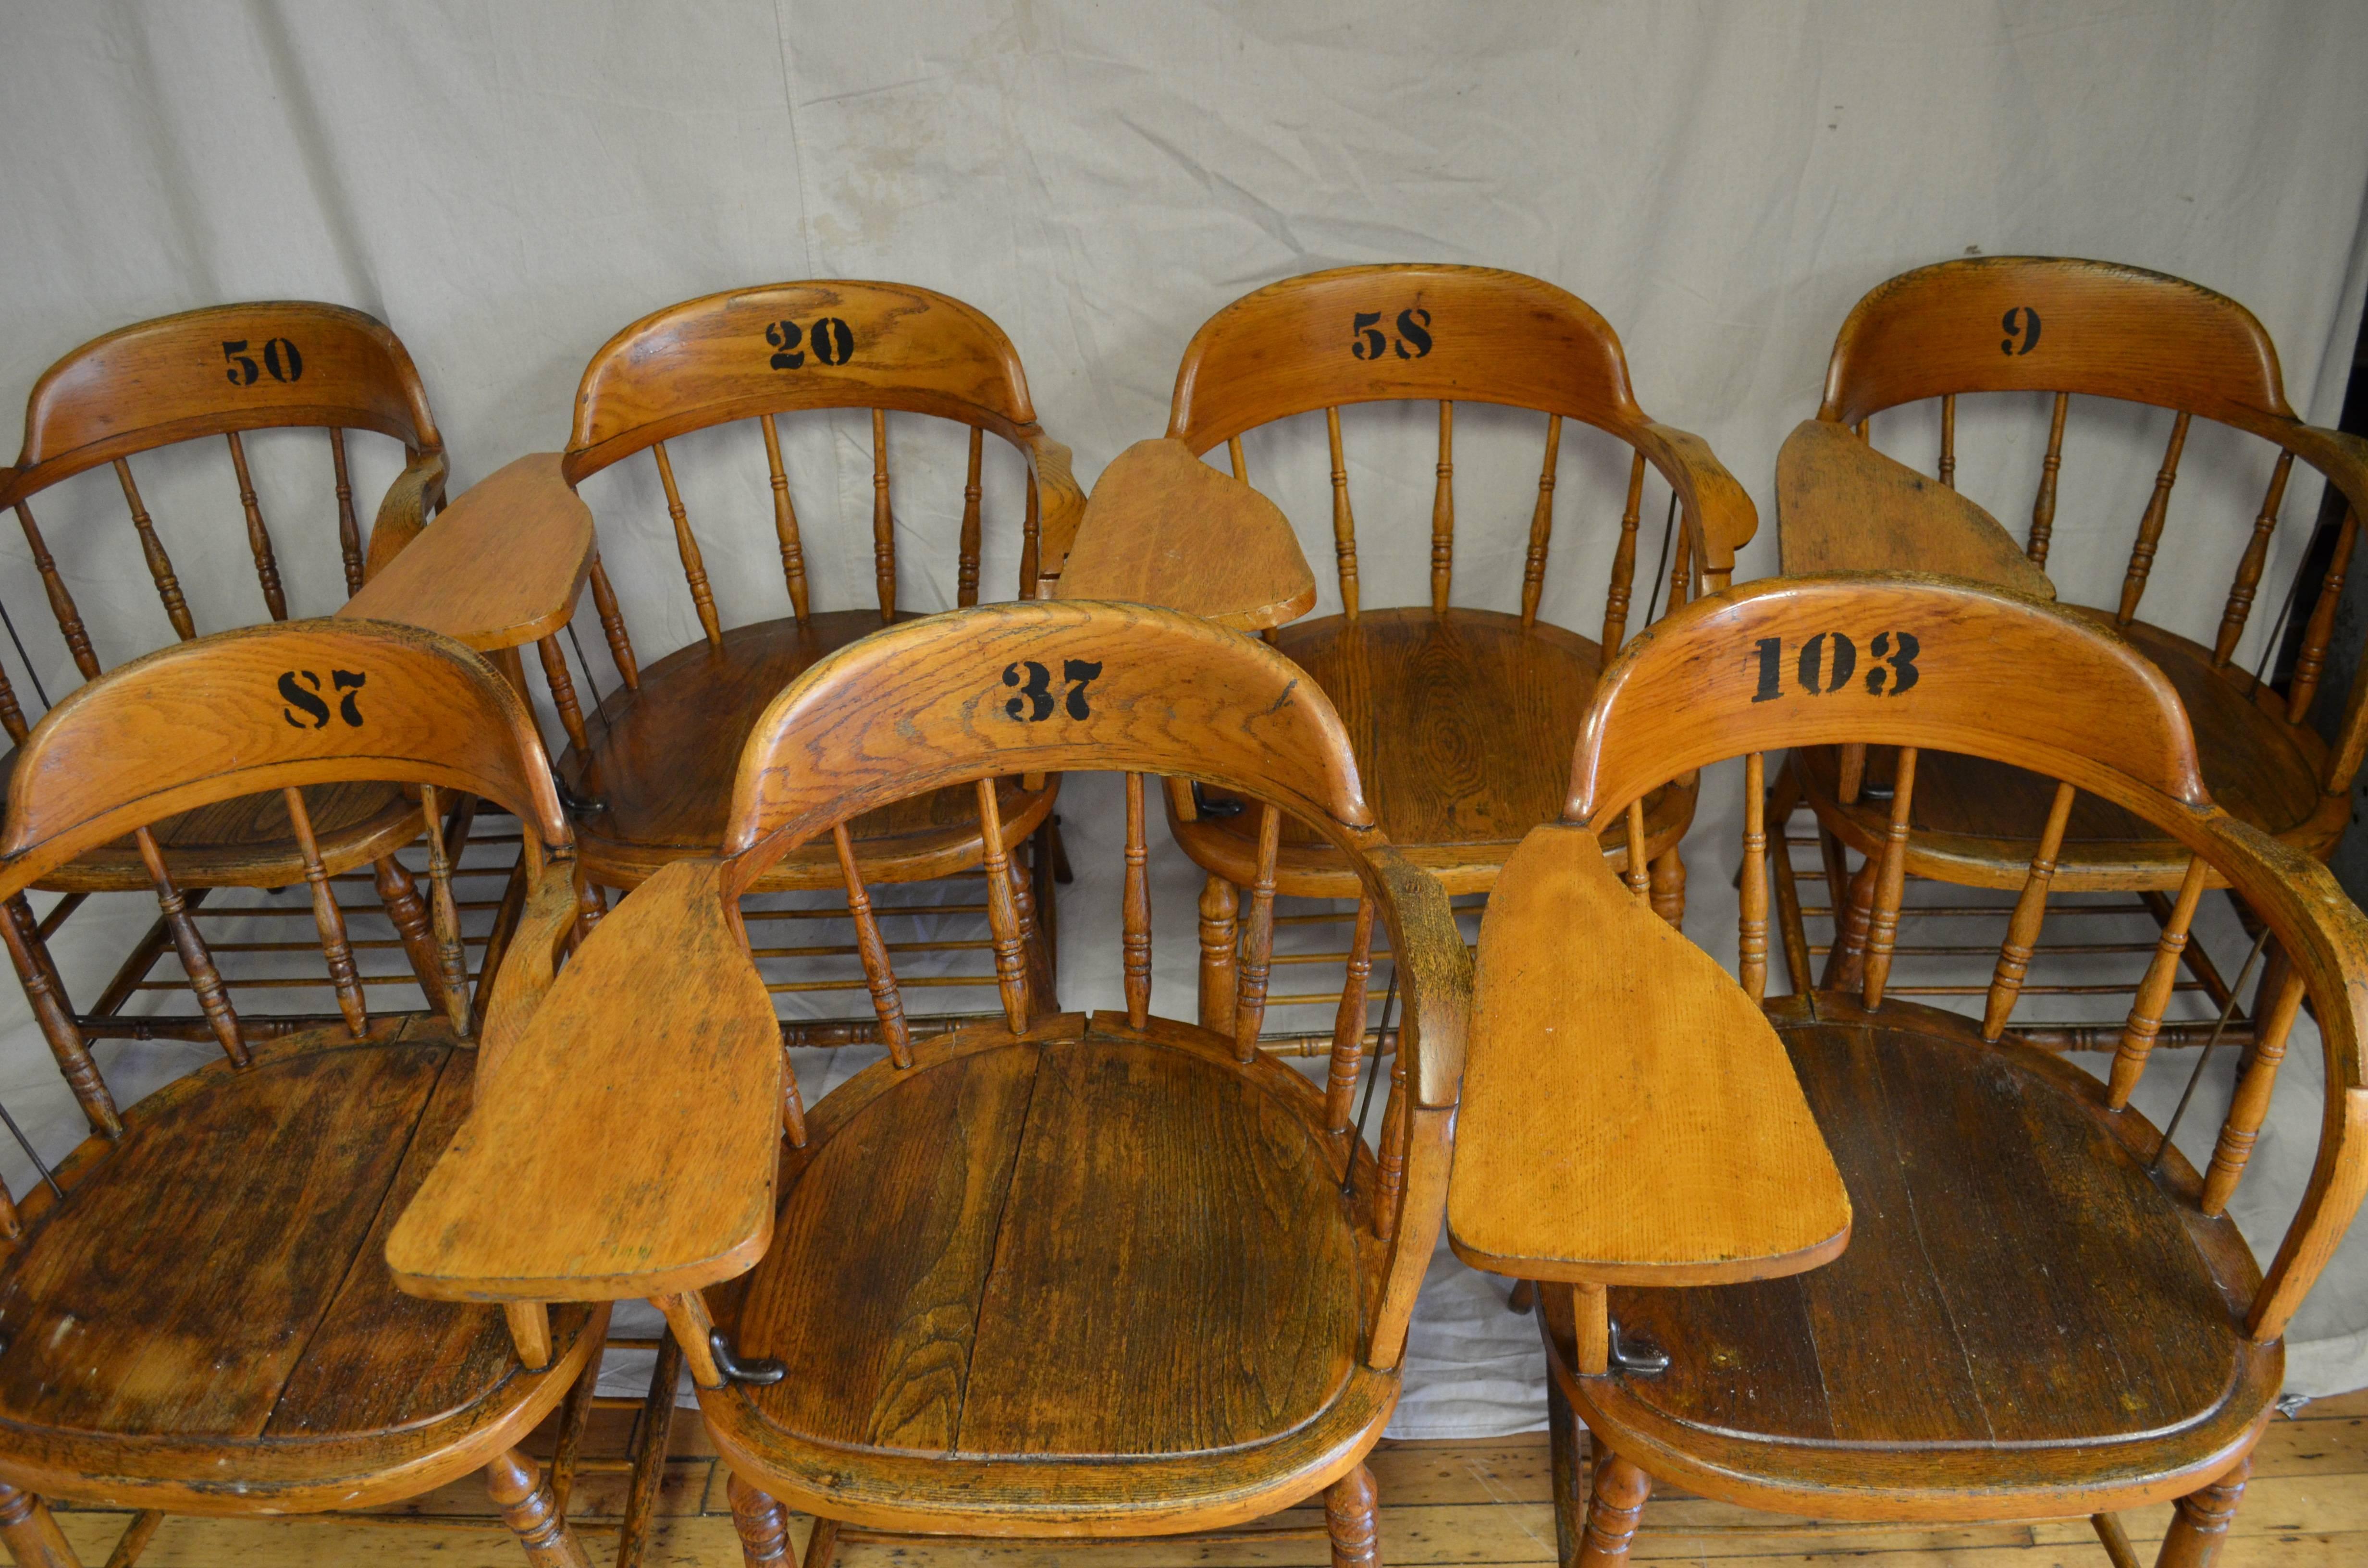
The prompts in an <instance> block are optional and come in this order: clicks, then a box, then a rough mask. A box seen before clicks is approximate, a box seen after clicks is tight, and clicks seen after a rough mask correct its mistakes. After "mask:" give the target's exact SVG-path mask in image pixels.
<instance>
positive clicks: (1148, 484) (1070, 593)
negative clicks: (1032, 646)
mask: <svg viewBox="0 0 2368 1568" xmlns="http://www.w3.org/2000/svg"><path fill="white" fill-rule="evenodd" d="M1056 597H1060V598H1064V599H1121V600H1124V601H1126V602H1128V603H1131V604H1155V605H1166V606H1167V607H1168V608H1170V609H1180V610H1187V611H1190V613H1191V614H1194V615H1197V616H1200V617H1201V619H1206V620H1213V621H1215V622H1216V623H1217V624H1218V625H1220V626H1231V627H1235V628H1238V629H1240V630H1242V631H1260V630H1262V629H1264V628H1266V627H1269V626H1280V625H1281V624H1282V623H1283V622H1284V621H1287V620H1291V619H1295V618H1297V617H1299V616H1302V615H1304V614H1306V613H1307V612H1308V610H1310V609H1311V608H1314V607H1315V573H1314V572H1313V571H1311V570H1310V569H1309V567H1308V564H1307V557H1306V555H1305V554H1304V552H1302V551H1301V550H1300V548H1299V538H1298V536H1297V535H1296V534H1294V533H1292V529H1291V522H1290V519H1288V518H1286V517H1284V516H1283V515H1282V512H1281V508H1279V507H1277V506H1275V504H1274V503H1273V502H1271V501H1269V500H1268V499H1267V498H1266V497H1265V496H1263V495H1261V494H1258V492H1257V491H1255V490H1253V489H1251V488H1250V487H1249V486H1248V485H1247V484H1244V483H1241V482H1240V481H1238V480H1235V479H1230V478H1228V477H1226V476H1225V475H1224V473H1222V472H1219V471H1218V470H1216V469H1213V468H1211V467H1210V466H1209V465H1208V464H1207V463H1204V462H1202V461H1201V460H1200V459H1199V458H1198V457H1196V456H1194V455H1193V452H1192V449H1191V448H1190V447H1189V446H1187V445H1186V444H1185V443H1183V442H1181V441H1177V440H1167V439H1160V440H1150V441H1137V442H1136V443H1135V444H1134V445H1133V446H1132V447H1129V448H1128V449H1126V450H1124V451H1122V452H1121V453H1120V454H1119V455H1118V456H1117V457H1116V458H1114V459H1112V460H1110V466H1109V467H1108V468H1106V469H1104V470H1102V474H1101V477H1100V478H1099V479H1098V480H1096V481H1095V482H1094V493H1093V494H1092V495H1091V496H1090V497H1089V498H1088V499H1087V502H1086V512H1085V519H1084V521H1082V522H1080V523H1079V524H1078V525H1077V540H1076V544H1075V545H1074V546H1072V547H1071V549H1070V551H1069V559H1068V564H1067V565H1066V566H1065V567H1064V568H1063V570H1062V573H1061V587H1060V592H1059V594H1058V595H1057V596H1056Z"/></svg>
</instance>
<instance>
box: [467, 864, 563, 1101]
mask: <svg viewBox="0 0 2368 1568" xmlns="http://www.w3.org/2000/svg"><path fill="white" fill-rule="evenodd" d="M575 871H576V862H575V861H574V860H553V861H552V862H550V863H549V864H547V865H545V866H544V867H543V869H542V880H541V881H538V882H536V883H535V885H534V887H533V888H532V889H531V890H530V891H529V892H528V893H527V900H526V908H525V910H524V912H523V913H521V914H520V915H519V916H518V928H517V929H516V930H515V931H513V932H512V933H511V934H510V940H509V946H507V948H505V949H503V950H502V957H501V962H500V963H499V964H498V965H496V966H495V973H494V978H493V982H492V983H493V991H492V992H491V994H489V995H488V997H487V998H486V1004H485V1014H484V1017H485V1024H484V1028H483V1029H482V1030H481V1031H480V1032H479V1034H478V1036H477V1090H476V1092H477V1095H478V1097H480V1098H483V1097H484V1093H485V1088H484V1085H485V1084H486V1083H487V1082H488V1081H489V1080H491V1078H492V1077H493V1075H494V1073H495V1063H497V1062H500V1061H501V1059H502V1058H503V1057H505V1056H507V1054H509V1049H510V1047H511V1046H513V1045H515V1044H517V1043H518V1039H519V1037H520V1036H522V1035H524V1034H525V1033H526V1026H527V1022H528V1020H529V1019H530V1018H532V1017H534V1015H535V1012H536V1010H537V1009H538V1008H540V1007H541V1006H542V999H543V998H544V997H545V996H547V995H549V994H550V993H551V986H552V982H553V981H554V980H556V979H557V978H558V977H559V949H560V946H561V944H563V943H564V942H565V941H566V940H567V937H568V933H570V932H571V931H573V930H575V923H576V921H577V919H578V918H579V917H580V916H581V915H582V913H583V906H582V904H581V903H579V902H578V894H577V891H576V886H575Z"/></svg>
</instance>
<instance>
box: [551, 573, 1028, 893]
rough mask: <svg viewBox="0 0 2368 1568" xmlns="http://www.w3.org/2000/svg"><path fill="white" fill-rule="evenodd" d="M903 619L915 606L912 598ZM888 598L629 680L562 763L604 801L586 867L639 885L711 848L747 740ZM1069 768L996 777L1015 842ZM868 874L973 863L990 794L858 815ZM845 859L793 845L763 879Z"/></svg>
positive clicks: (813, 871)
mask: <svg viewBox="0 0 2368 1568" xmlns="http://www.w3.org/2000/svg"><path fill="white" fill-rule="evenodd" d="M896 619H898V620H899V621H905V620H912V619H916V616H915V614H914V613H913V612H911V611H909V610H908V611H901V612H899V613H898V615H897V618H896ZM881 625H882V622H881V619H880V612H879V611H878V610H876V609H862V610H835V611H827V612H824V613H819V614H816V615H814V616H812V617H810V618H808V619H807V621H806V622H805V624H804V625H803V626H801V625H800V624H799V623H798V622H797V621H796V620H794V619H780V620H768V621H761V622H758V623H757V624H754V625H750V626H740V627H734V629H732V630H731V631H727V632H725V633H723V646H722V647H721V648H715V647H712V646H711V645H710V644H708V643H706V642H693V643H691V644H690V645H689V647H686V648H680V649H677V650H676V651H675V652H674V653H669V654H667V655H666V657H665V658H663V659H660V660H659V661H658V662H657V663H655V664H654V665H648V666H647V667H645V668H644V669H643V670H642V672H641V684H640V687H639V689H634V688H631V687H618V688H617V689H616V690H615V691H614V692H611V693H610V694H609V696H608V697H607V698H605V699H602V701H601V703H600V707H599V710H598V712H597V713H596V714H595V715H594V716H593V717H592V719H591V720H590V722H588V723H587V724H586V727H585V728H586V735H587V736H588V738H589V739H590V741H591V743H592V744H591V753H590V756H588V757H587V756H586V755H585V754H584V752H583V750H582V748H580V747H577V746H574V745H571V746H569V747H568V749H567V751H566V753H565V754H564V756H562V757H561V758H560V762H559V775H560V777H561V778H563V779H564V780H565V781H566V783H567V788H568V790H570V791H571V792H572V793H573V794H574V795H575V797H576V798H577V799H578V800H580V801H594V802H598V806H597V809H594V810H588V811H581V812H578V813H577V817H576V832H577V843H578V846H579V852H580V854H581V856H582V858H583V862H584V867H585V872H586V877H587V878H588V879H589V880H591V881H595V882H598V883H601V884H603V885H605V886H609V887H624V888H632V887H639V886H640V885H641V884H642V883H643V881H647V880H648V879H649V878H650V877H651V876H653V875H655V873H656V872H658V871H659V870H661V869H664V868H665V867H666V865H668V864H669V863H671V862H673V861H676V860H679V859H682V858H686V857H690V856H696V855H700V854H704V853H706V852H708V851H709V850H712V848H713V847H714V846H715V845H716V844H717V843H718V842H719V841H720V840H721V839H722V838H723V824H724V819H725V817H726V816H727V815H728V814H729V813H730V811H731V806H732V782H733V774H734V770H735V769H736V768H737V767H739V762H740V748H741V747H742V746H743V745H745V744H746V743H747V739H748V732H749V731H750V730H752V729H753V728H755V727H756V722H757V716H758V715H759V714H761V713H762V712H764V710H765V706H766V704H767V703H769V702H770V701H772V700H773V699H774V698H775V697H777V696H779V695H780V691H781V688H782V687H785V686H787V685H789V684H790V683H791V681H792V680H794V679H796V678H797V676H799V675H800V674H801V673H803V671H804V670H805V668H806V667H807V666H808V665H812V664H814V662H815V661H816V660H818V659H820V658H822V657H823V655H825V653H830V652H832V651H833V650H835V649H837V648H841V647H844V646H846V645H847V644H848V643H849V642H854V641H856V640H857V639H858V638H860V637H863V636H865V635H867V634H869V633H871V632H873V631H879V630H880V628H881ZM1059 784H1060V781H1059V779H1057V778H1051V779H1047V780H1046V785H1045V788H1044V789H1042V790H1034V791H1030V790H1023V789H1021V788H1020V787H1019V780H1017V779H1009V780H1006V781H1005V782H1004V783H1003V784H1002V785H1001V786H999V788H998V791H997V793H998V797H999V803H1000V804H1001V806H1002V810H1003V828H1004V837H1005V842H1006V846H1007V847H1008V846H1011V845H1016V844H1019V843H1020V842H1021V841H1023V840H1024V839H1025V838H1026V837H1027V836H1028V835H1030V833H1032V832H1034V831H1035V829H1036V826H1037V824H1039V823H1041V822H1042V821H1043V820H1044V818H1045V816H1046V815H1047V814H1048V813H1049V812H1051V811H1052V809H1053V799H1054V797H1055V796H1056V795H1057V794H1058V792H1059ZM850 832H851V833H852V835H853V836H854V838H855V840H856V844H857V854H858V858H859V859H860V862H861V864H862V866H863V874H864V876H865V877H866V878H868V879H870V880H872V881H882V882H901V881H925V880H927V879H929V878H932V877H943V876H948V875H951V874H952V873H954V872H957V871H962V870H966V869H970V868H972V867H974V866H976V865H977V864H978V863H979V860H980V858H981V856H982V854H983V853H984V846H983V843H982V840H981V835H980V833H979V827H978V801H977V799H976V797H975V795H974V794H973V791H972V790H968V789H951V790H939V791H938V792H937V793H936V794H934V795H928V796H923V797H921V798H919V799H916V800H911V801H899V802H897V803H896V804H895V805H894V806H890V807H886V808H884V809H882V810H880V811H876V812H869V813H867V814H865V815H863V816H860V817H859V818H857V819H856V820H855V822H854V823H853V824H850ZM838 885H839V872H838V862H837V858H836V857H835V855H834V854H833V851H832V849H831V846H830V844H829V842H828V841H827V840H825V841H824V842H823V843H821V844H820V845H808V846H805V847H804V848H803V849H798V850H793V851H791V853H790V854H788V855H786V856H784V857H782V858H781V860H780V864H778V865H776V866H775V867H773V868H772V869H771V870H770V871H769V872H768V874H767V876H766V877H765V879H764V881H761V882H759V883H758V884H757V891H758V892H780V891H782V890H785V889H792V888H837V886H838Z"/></svg>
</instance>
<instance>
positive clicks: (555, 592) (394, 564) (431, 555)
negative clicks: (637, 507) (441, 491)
mask: <svg viewBox="0 0 2368 1568" xmlns="http://www.w3.org/2000/svg"><path fill="white" fill-rule="evenodd" d="M496 561H497V562H501V565H500V567H499V569H498V570H495V569H492V568H491V565H490V563H491V562H496ZM591 568H592V511H591V508H590V507H588V506H585V505H584V503H583V502H582V501H580V500H578V499H577V498H576V495H575V491H574V490H572V489H570V488H569V487H568V485H567V483H566V482H565V481H564V480H563V479H562V478H561V477H560V473H559V454H558V453H556V452H536V453H534V454H532V455H531V456H528V457H523V458H520V459H518V460H517V461H515V462H512V463H510V464H508V465H507V466H506V467H503V468H500V469H497V470H495V472H493V473H491V474H489V475H487V476H486V477H485V478H484V479H483V480H481V481H479V482H478V483H475V484H472V485H471V486H470V487H469V488H468V489H467V490H465V491H463V492H461V494H460V495H459V496H458V497H457V498H456V499H455V500H454V501H453V502H452V504H451V505H450V506H447V507H445V508H444V510H443V511H442V512H441V513H440V514H439V515H438V517H437V518H436V520H435V521H434V522H432V523H430V524H428V525H427V528H426V529H425V530H424V531H423V532H421V534H420V535H419V537H418V538H417V539H416V540H412V542H411V543H410V545H409V546H407V547H406V548H405V549H404V552H403V553H402V554H400V555H398V556H396V557H395V558H394V559H393V561H390V562H387V564H386V565H385V566H384V567H383V568H382V569H381V571H380V572H379V573H378V574H377V575H376V576H374V577H372V578H371V579H370V582H369V583H367V584H365V585H363V587H362V589H361V591H360V592H359V593H358V594H356V595H355V596H354V597H352V598H351V599H349V600H347V602H346V607H345V608H343V609H341V610H339V611H338V612H337V613H338V614H339V615H340V616H344V617H347V618H358V619H364V620H400V621H405V622H408V623H409V624H411V625H413V626H424V627H427V629H428V630H429V631H440V632H442V633H444V634H445V635H446V636H448V637H450V638H452V639H453V640H454V641H456V642H465V643H467V644H468V645H469V646H470V647H472V648H477V649H493V648H516V647H522V646H524V645H525V644H526V643H529V642H536V641H539V640H540V639H541V638H544V637H547V636H549V635H551V634H552V632H554V631H558V630H559V629H560V628H561V627H562V626H564V625H565V624H567V622H568V620H569V619H570V618H572V617H573V616H574V615H575V605H576V601H577V599H578V598H579V597H582V595H583V592H584V582H585V578H586V576H587V575H588V574H589V573H590V571H591Z"/></svg>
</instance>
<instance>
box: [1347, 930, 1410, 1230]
mask: <svg viewBox="0 0 2368 1568" xmlns="http://www.w3.org/2000/svg"><path fill="white" fill-rule="evenodd" d="M1397 1000H1398V959H1397V955H1396V954H1395V953H1392V954H1391V955H1390V988H1389V989H1388V990H1387V991H1385V992H1383V994H1382V1027H1381V1030H1380V1032H1379V1033H1377V1034H1375V1035H1374V1036H1373V1075H1372V1077H1370V1078H1368V1079H1366V1080H1365V1103H1364V1104H1363V1105H1361V1106H1359V1107H1358V1108H1357V1132H1356V1136H1355V1137H1354V1138H1352V1139H1350V1140H1349V1159H1348V1166H1349V1169H1348V1173H1347V1174H1346V1175H1344V1176H1341V1178H1340V1196H1341V1197H1343V1198H1346V1197H1348V1196H1349V1195H1350V1194H1351V1193H1354V1192H1355V1191H1356V1190H1357V1151H1358V1149H1359V1148H1360V1147H1362V1146H1363V1144H1364V1142H1365V1118H1366V1117H1367V1116H1368V1115H1369V1114H1371V1112H1372V1108H1373V1090H1374V1089H1375V1088H1377V1087H1378V1086H1379V1085H1380V1084H1381V1081H1382V1047H1383V1046H1385V1045H1387V1044H1388V1043H1389V1042H1390V1010H1391V1009H1392V1008H1393V1007H1395V1006H1397Z"/></svg>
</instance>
